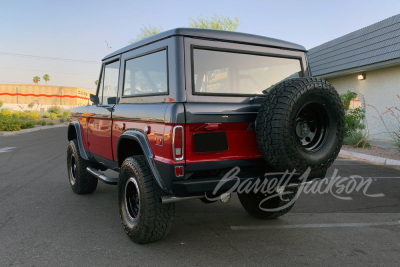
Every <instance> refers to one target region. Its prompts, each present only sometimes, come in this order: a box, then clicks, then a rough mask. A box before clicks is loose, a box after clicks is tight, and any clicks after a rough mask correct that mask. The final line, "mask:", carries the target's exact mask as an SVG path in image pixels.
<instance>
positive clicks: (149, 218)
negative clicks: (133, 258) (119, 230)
mask: <svg viewBox="0 0 400 267" xmlns="http://www.w3.org/2000/svg"><path fill="white" fill-rule="evenodd" d="M134 191H135V192H134ZM136 191H138V192H136ZM162 194H163V192H162V190H161V189H160V188H159V186H158V185H157V183H156V181H155V180H154V178H153V175H152V173H151V171H150V168H149V166H148V163H147V161H146V158H145V157H144V156H134V157H129V158H127V159H126V160H125V161H124V162H123V163H122V166H121V171H120V175H119V183H118V203H119V211H120V217H121V221H122V225H123V227H124V229H125V231H126V233H127V234H128V236H129V237H130V238H131V239H132V240H133V241H134V242H135V243H138V244H145V243H150V242H154V241H157V240H160V239H163V238H164V237H165V236H166V235H167V234H168V233H169V231H170V228H171V225H172V221H173V217H174V211H175V203H170V204H162V203H161V196H162ZM132 195H136V196H135V197H132ZM132 199H134V200H132ZM135 200H136V201H135ZM137 200H138V204H137ZM135 203H136V206H135ZM135 214H136V215H135Z"/></svg>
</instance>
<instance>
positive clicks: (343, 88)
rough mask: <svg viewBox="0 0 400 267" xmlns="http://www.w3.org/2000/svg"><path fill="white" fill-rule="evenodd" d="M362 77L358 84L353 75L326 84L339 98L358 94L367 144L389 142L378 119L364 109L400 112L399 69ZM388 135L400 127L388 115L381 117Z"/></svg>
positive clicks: (389, 69)
mask: <svg viewBox="0 0 400 267" xmlns="http://www.w3.org/2000/svg"><path fill="white" fill-rule="evenodd" d="M363 73H366V79H365V80H358V79H357V76H358V73H357V74H351V75H346V76H341V77H335V78H327V80H328V81H329V82H330V83H331V84H332V85H333V86H334V87H335V88H336V90H337V91H338V92H339V94H342V93H345V92H347V91H348V90H350V91H352V92H355V93H358V94H359V95H361V96H362V98H364V101H365V108H366V121H365V122H366V126H367V134H368V136H369V139H370V140H377V141H390V140H391V137H390V135H389V134H388V133H387V131H386V129H385V127H384V125H383V123H382V122H381V120H380V119H379V118H378V117H379V115H378V113H377V112H376V111H375V110H374V109H373V108H371V107H370V106H368V105H372V106H375V107H376V108H377V109H378V110H379V111H380V113H383V112H385V111H386V108H387V107H393V106H397V107H399V108H400V99H399V98H398V96H397V95H400V66H396V67H390V68H385V69H379V70H373V71H368V72H363ZM398 113H399V114H400V112H398ZM383 118H384V119H385V121H386V122H387V123H386V124H387V125H388V127H389V130H390V131H397V130H399V127H400V125H399V124H398V123H397V122H396V120H395V119H394V118H393V117H391V116H389V115H388V114H386V115H383Z"/></svg>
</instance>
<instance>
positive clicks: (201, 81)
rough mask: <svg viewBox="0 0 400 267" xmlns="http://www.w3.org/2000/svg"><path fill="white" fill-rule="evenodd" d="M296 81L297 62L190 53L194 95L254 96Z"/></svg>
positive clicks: (299, 71)
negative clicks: (288, 80)
mask: <svg viewBox="0 0 400 267" xmlns="http://www.w3.org/2000/svg"><path fill="white" fill-rule="evenodd" d="M298 77H303V71H302V68H301V64H300V60H299V59H293V58H280V57H272V56H265V55H252V54H243V53H234V52H225V51H213V50H206V49H199V48H195V49H193V83H194V84H193V85H194V93H195V94H218V95H221V94H222V95H223V94H226V95H257V94H262V93H263V91H264V90H268V89H270V88H271V87H272V86H273V85H275V84H277V83H279V82H281V81H283V80H286V79H290V78H298Z"/></svg>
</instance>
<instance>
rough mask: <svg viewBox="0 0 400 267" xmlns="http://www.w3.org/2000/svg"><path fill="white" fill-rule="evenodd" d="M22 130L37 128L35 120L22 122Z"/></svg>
mask: <svg viewBox="0 0 400 267" xmlns="http://www.w3.org/2000/svg"><path fill="white" fill-rule="evenodd" d="M20 124H21V129H30V128H34V127H35V122H34V121H33V120H24V121H20Z"/></svg>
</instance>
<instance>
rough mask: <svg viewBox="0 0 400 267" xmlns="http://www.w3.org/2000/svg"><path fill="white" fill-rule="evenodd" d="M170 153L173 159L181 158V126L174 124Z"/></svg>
mask: <svg viewBox="0 0 400 267" xmlns="http://www.w3.org/2000/svg"><path fill="white" fill-rule="evenodd" d="M172 153H173V155H174V160H183V127H182V126H175V127H174V130H173V133H172Z"/></svg>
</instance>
